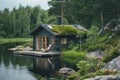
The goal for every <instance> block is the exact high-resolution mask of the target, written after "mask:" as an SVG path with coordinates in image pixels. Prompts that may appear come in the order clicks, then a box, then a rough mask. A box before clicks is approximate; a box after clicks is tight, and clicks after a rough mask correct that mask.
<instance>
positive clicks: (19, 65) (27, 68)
mask: <svg viewBox="0 0 120 80" xmlns="http://www.w3.org/2000/svg"><path fill="white" fill-rule="evenodd" d="M11 47H13V44H2V45H0V80H40V77H42V78H45V80H61V79H60V77H61V76H58V70H59V69H60V68H61V67H62V66H63V65H66V64H67V63H65V62H64V61H62V60H61V58H60V57H50V58H41V57H27V56H19V55H15V54H13V52H12V51H8V48H11ZM61 64H62V65H61ZM68 65H69V66H70V67H71V64H68ZM36 74H37V76H36ZM38 74H39V76H40V77H39V79H38Z"/></svg>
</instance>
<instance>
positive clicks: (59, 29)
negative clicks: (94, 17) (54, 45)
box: [51, 25, 77, 35]
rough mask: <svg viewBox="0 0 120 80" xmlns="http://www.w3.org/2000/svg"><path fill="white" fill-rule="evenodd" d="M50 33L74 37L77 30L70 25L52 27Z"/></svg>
mask: <svg viewBox="0 0 120 80" xmlns="http://www.w3.org/2000/svg"><path fill="white" fill-rule="evenodd" d="M51 30H52V31H54V32H56V33H58V34H61V35H63V34H64V35H76V34H77V29H76V28H75V27H73V26H71V25H53V28H52V29H51Z"/></svg>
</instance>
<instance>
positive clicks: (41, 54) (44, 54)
mask: <svg viewBox="0 0 120 80" xmlns="http://www.w3.org/2000/svg"><path fill="white" fill-rule="evenodd" d="M14 53H15V54H18V55H26V56H36V57H50V56H59V55H60V52H40V51H14Z"/></svg>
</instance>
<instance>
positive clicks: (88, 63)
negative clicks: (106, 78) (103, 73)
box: [77, 59, 103, 76]
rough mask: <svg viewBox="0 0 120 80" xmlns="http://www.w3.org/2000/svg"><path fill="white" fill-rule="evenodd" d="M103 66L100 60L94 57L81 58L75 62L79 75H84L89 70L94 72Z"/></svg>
mask: <svg viewBox="0 0 120 80" xmlns="http://www.w3.org/2000/svg"><path fill="white" fill-rule="evenodd" d="M102 66H103V63H102V62H101V61H99V62H98V61H97V60H96V59H89V60H81V61H79V62H78V63H77V67H78V68H79V73H80V75H82V76H83V75H85V74H87V73H90V72H94V71H96V70H98V69H100V68H101V67H102Z"/></svg>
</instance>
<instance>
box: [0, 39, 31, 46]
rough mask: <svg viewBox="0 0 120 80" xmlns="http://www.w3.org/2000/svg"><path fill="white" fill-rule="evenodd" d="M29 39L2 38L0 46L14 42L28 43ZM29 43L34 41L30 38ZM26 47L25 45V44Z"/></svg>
mask: <svg viewBox="0 0 120 80" xmlns="http://www.w3.org/2000/svg"><path fill="white" fill-rule="evenodd" d="M26 40H28V38H27V39H26V38H0V44H5V43H12V42H27V41H26ZM29 41H30V42H32V39H31V38H29ZM24 45H25V44H24Z"/></svg>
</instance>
